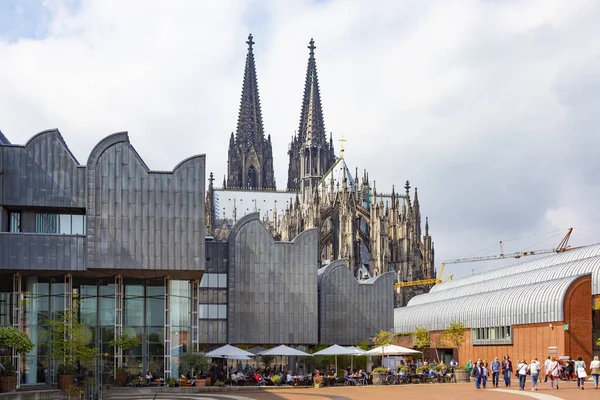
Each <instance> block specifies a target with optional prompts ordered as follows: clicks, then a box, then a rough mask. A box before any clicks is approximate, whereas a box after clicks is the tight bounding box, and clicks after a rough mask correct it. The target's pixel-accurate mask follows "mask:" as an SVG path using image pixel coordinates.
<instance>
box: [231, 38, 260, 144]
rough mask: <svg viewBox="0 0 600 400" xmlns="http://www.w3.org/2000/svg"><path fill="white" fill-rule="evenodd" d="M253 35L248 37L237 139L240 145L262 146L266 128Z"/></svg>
mask: <svg viewBox="0 0 600 400" xmlns="http://www.w3.org/2000/svg"><path fill="white" fill-rule="evenodd" d="M252 39H253V37H252V34H249V35H248V40H247V41H246V43H247V44H248V54H246V67H245V68H244V83H243V86H242V100H241V104H240V112H239V114H238V124H237V130H236V139H237V141H238V143H239V142H240V141H241V139H242V138H243V139H245V141H246V143H245V144H246V145H249V144H252V143H254V144H255V145H261V144H262V141H263V140H264V136H265V134H264V127H263V121H262V113H261V110H260V97H259V95H258V81H257V79H256V65H255V63H254V52H253V48H252V46H254V40H252Z"/></svg>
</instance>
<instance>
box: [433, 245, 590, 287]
mask: <svg viewBox="0 0 600 400" xmlns="http://www.w3.org/2000/svg"><path fill="white" fill-rule="evenodd" d="M596 256H600V244H595V245H593V246H587V247H582V248H580V249H575V250H570V251H566V252H564V253H559V254H554V255H551V256H549V257H544V258H538V259H536V260H532V261H526V262H521V263H518V264H513V265H510V266H508V267H504V268H499V269H494V270H491V271H487V272H483V273H481V274H475V275H472V276H468V277H466V278H461V279H457V280H453V281H448V282H445V283H441V284H439V285H435V286H434V287H432V288H431V291H430V293H434V292H439V291H442V290H448V289H453V288H457V287H461V286H467V285H472V284H475V283H478V282H483V281H487V280H490V279H497V278H502V277H505V276H511V275H514V274H518V273H521V272H523V271H531V270H535V269H541V268H546V267H550V266H552V265H557V264H564V263H567V262H569V261H575V260H581V259H584V258H590V257H596Z"/></svg>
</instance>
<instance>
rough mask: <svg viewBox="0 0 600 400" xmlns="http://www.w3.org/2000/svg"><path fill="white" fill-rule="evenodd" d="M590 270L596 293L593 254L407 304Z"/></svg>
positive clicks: (599, 273) (598, 268)
mask: <svg viewBox="0 0 600 400" xmlns="http://www.w3.org/2000/svg"><path fill="white" fill-rule="evenodd" d="M589 273H591V274H592V294H600V257H592V258H586V259H583V260H577V261H571V262H568V263H565V264H557V265H552V266H550V267H546V268H541V269H530V270H525V271H522V272H521V273H518V274H510V275H508V276H504V277H502V278H501V279H500V278H499V279H490V280H486V281H482V282H478V283H477V284H472V285H466V286H459V287H455V288H450V289H446V290H439V291H437V292H429V293H425V294H422V295H420V296H415V297H413V298H412V299H411V300H410V301H409V302H408V304H407V307H414V306H418V305H421V304H426V303H433V302H437V301H448V300H452V299H455V298H458V297H464V296H471V295H475V294H479V293H488V292H491V291H494V290H501V289H506V288H512V287H517V286H522V285H529V284H532V283H539V282H545V281H550V280H554V279H560V278H566V277H569V276H576V275H581V274H589Z"/></svg>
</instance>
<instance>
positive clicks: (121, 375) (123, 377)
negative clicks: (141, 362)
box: [117, 372, 129, 386]
mask: <svg viewBox="0 0 600 400" xmlns="http://www.w3.org/2000/svg"><path fill="white" fill-rule="evenodd" d="M127 378H129V373H127V372H117V385H119V386H125V384H126V383H127Z"/></svg>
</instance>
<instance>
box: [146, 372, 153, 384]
mask: <svg viewBox="0 0 600 400" xmlns="http://www.w3.org/2000/svg"><path fill="white" fill-rule="evenodd" d="M146 382H148V383H150V382H152V374H151V373H150V371H148V372H146Z"/></svg>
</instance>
